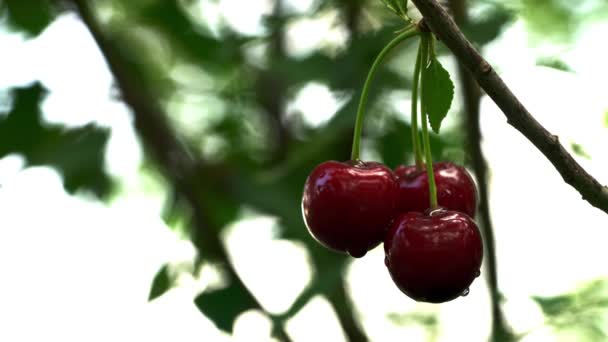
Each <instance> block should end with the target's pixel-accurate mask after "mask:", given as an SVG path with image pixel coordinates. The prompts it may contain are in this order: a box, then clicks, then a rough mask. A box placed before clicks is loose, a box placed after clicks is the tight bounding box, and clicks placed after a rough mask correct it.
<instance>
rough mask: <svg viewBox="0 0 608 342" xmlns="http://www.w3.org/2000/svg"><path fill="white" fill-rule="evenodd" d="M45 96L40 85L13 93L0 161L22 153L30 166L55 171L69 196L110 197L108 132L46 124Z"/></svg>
mask: <svg viewBox="0 0 608 342" xmlns="http://www.w3.org/2000/svg"><path fill="white" fill-rule="evenodd" d="M46 94H47V91H46V89H44V88H43V87H42V86H41V85H40V84H39V83H35V84H33V85H31V86H29V87H25V88H15V89H13V90H12V94H11V96H12V99H13V101H12V102H13V106H12V108H11V110H10V111H9V112H8V113H7V115H6V116H4V115H0V157H3V156H5V155H8V154H11V153H19V154H21V155H23V156H24V157H25V159H26V161H27V165H48V166H53V167H55V168H56V169H57V170H58V171H59V172H60V173H61V176H62V178H63V183H64V187H65V188H66V190H67V191H68V192H71V193H73V192H75V191H77V190H81V189H83V190H89V191H92V192H93V193H94V194H95V195H97V196H98V197H103V196H105V195H107V194H108V193H109V191H110V190H111V185H112V184H111V181H110V178H109V176H108V175H107V174H106V173H105V168H104V159H105V158H104V152H105V147H106V143H107V141H108V138H109V135H110V132H109V130H108V129H105V128H100V127H96V126H95V125H92V124H89V125H86V126H83V127H78V128H71V129H67V128H66V127H64V126H62V125H55V124H53V125H51V124H47V123H44V122H43V121H42V113H41V111H40V104H41V102H42V100H43V99H44V97H45V96H46ZM0 114H1V113H0Z"/></svg>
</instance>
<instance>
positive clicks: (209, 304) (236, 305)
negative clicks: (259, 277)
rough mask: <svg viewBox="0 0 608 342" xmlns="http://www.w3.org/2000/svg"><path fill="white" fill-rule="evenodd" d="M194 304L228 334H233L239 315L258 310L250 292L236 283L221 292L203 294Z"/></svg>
mask: <svg viewBox="0 0 608 342" xmlns="http://www.w3.org/2000/svg"><path fill="white" fill-rule="evenodd" d="M194 303H195V304H196V306H197V307H198V309H199V310H200V311H201V312H202V313H203V314H204V315H205V316H207V317H208V318H209V319H210V320H212V321H213V323H215V325H216V326H217V327H218V328H219V329H221V330H223V331H226V332H228V333H232V327H233V325H234V321H235V320H236V318H237V317H238V315H239V314H241V313H242V312H244V311H247V310H250V309H254V308H256V304H255V302H254V300H253V298H251V295H250V294H249V292H247V290H246V289H245V288H244V287H243V286H240V283H235V282H232V283H231V284H230V285H229V286H228V287H225V288H223V289H220V290H216V291H208V292H203V293H201V294H200V295H199V296H198V297H196V299H195V300H194Z"/></svg>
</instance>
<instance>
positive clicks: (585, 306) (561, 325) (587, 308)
mask: <svg viewBox="0 0 608 342" xmlns="http://www.w3.org/2000/svg"><path fill="white" fill-rule="evenodd" d="M532 299H534V301H535V302H536V303H537V304H538V305H539V306H540V308H541V309H542V311H543V313H544V314H545V316H546V317H547V321H546V325H548V326H550V327H552V328H553V329H555V330H558V331H559V330H572V329H573V327H576V330H578V332H579V333H582V334H583V335H584V336H586V337H587V338H588V339H589V341H599V340H605V339H606V338H607V337H608V331H607V330H606V327H605V320H604V319H603V315H604V314H605V313H606V310H608V282H607V281H606V280H604V279H602V280H596V281H593V282H590V283H588V284H585V285H584V286H583V287H582V288H581V289H580V290H578V291H577V292H575V293H572V294H564V295H559V296H554V297H533V298H532Z"/></svg>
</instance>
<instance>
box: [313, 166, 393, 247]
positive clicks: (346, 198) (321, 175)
mask: <svg viewBox="0 0 608 342" xmlns="http://www.w3.org/2000/svg"><path fill="white" fill-rule="evenodd" d="M398 191H399V185H398V183H397V177H396V176H395V175H394V174H393V172H392V171H391V169H389V168H387V167H386V166H384V165H382V164H380V163H375V162H360V161H357V162H354V161H348V162H344V163H341V162H336V161H327V162H324V163H322V164H320V165H318V166H317V167H316V168H315V169H314V170H313V171H312V172H311V174H310V175H309V176H308V179H307V180H306V184H305V185H304V195H303V197H302V211H303V213H304V221H305V222H306V226H307V227H308V230H309V232H310V233H311V234H312V236H313V237H314V238H315V239H316V240H317V241H318V242H319V243H321V244H322V245H324V246H325V247H328V248H330V249H333V250H335V251H339V252H346V253H348V254H350V255H351V256H353V257H356V258H360V257H362V256H364V255H365V254H366V253H367V251H369V250H370V249H372V248H374V247H376V246H377V245H378V244H379V243H380V242H382V240H383V239H384V236H385V233H386V231H387V230H388V227H389V225H390V222H391V220H392V219H393V218H394V217H395V215H396V213H397V212H396V205H397V198H398Z"/></svg>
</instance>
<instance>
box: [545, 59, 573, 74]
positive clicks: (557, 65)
mask: <svg viewBox="0 0 608 342" xmlns="http://www.w3.org/2000/svg"><path fill="white" fill-rule="evenodd" d="M536 65H538V66H544V67H547V68H552V69H555V70H559V71H565V72H573V71H574V70H572V68H570V66H569V65H568V64H566V62H564V61H562V60H561V59H557V58H552V57H546V58H540V59H539V60H537V61H536Z"/></svg>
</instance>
